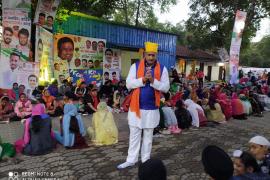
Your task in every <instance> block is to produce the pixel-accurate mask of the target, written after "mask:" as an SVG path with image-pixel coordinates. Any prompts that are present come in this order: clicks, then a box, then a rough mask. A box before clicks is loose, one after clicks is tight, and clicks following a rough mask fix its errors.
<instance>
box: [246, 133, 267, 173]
mask: <svg viewBox="0 0 270 180" xmlns="http://www.w3.org/2000/svg"><path fill="white" fill-rule="evenodd" d="M269 148H270V142H269V141H268V140H267V139H266V138H265V137H263V136H255V137H253V138H251V139H250V140H249V151H250V153H251V154H252V155H253V156H254V157H255V158H256V160H257V162H258V164H259V166H260V168H261V171H262V173H264V174H270V153H269Z"/></svg>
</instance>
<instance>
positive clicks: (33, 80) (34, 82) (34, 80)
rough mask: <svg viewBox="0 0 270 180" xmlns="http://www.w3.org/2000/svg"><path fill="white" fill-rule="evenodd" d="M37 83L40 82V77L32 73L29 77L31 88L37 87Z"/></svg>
mask: <svg viewBox="0 0 270 180" xmlns="http://www.w3.org/2000/svg"><path fill="white" fill-rule="evenodd" d="M37 83H38V78H37V76H35V75H33V74H32V75H30V76H29V77H28V84H29V87H30V88H31V89H35V87H37Z"/></svg>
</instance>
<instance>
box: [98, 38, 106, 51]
mask: <svg viewBox="0 0 270 180" xmlns="http://www.w3.org/2000/svg"><path fill="white" fill-rule="evenodd" d="M104 48H105V43H104V42H103V41H99V42H98V52H100V53H102V52H103V49H104Z"/></svg>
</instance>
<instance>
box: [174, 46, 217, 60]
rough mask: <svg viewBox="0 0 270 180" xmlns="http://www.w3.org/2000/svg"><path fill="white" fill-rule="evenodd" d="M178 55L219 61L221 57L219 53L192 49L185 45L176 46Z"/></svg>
mask: <svg viewBox="0 0 270 180" xmlns="http://www.w3.org/2000/svg"><path fill="white" fill-rule="evenodd" d="M176 56H178V57H183V58H187V59H198V60H216V61H219V60H220V58H219V56H217V55H213V54H210V53H208V52H206V51H203V50H201V49H196V50H190V49H189V48H187V47H185V46H177V47H176Z"/></svg>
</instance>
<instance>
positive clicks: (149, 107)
mask: <svg viewBox="0 0 270 180" xmlns="http://www.w3.org/2000/svg"><path fill="white" fill-rule="evenodd" d="M157 50H158V44H156V43H152V42H146V43H145V57H144V59H142V60H141V61H139V62H137V63H135V64H133V65H132V66H131V68H130V70H129V74H128V77H127V80H126V82H127V88H128V89H129V90H132V95H131V102H130V108H129V112H128V124H129V129H130V136H129V149H128V156H127V159H126V162H125V163H123V164H120V165H118V166H117V168H118V169H124V168H126V167H129V166H133V165H135V163H136V162H137V161H138V157H139V151H140V143H141V136H142V130H143V137H142V147H141V160H142V162H145V161H147V160H148V159H150V154H151V149H152V140H153V130H154V128H155V127H156V126H157V125H158V124H159V119H160V115H159V109H158V108H159V106H160V95H161V92H167V91H168V90H169V88H170V83H169V76H168V71H167V69H166V67H164V66H163V65H161V64H160V63H159V62H158V61H157Z"/></svg>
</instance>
